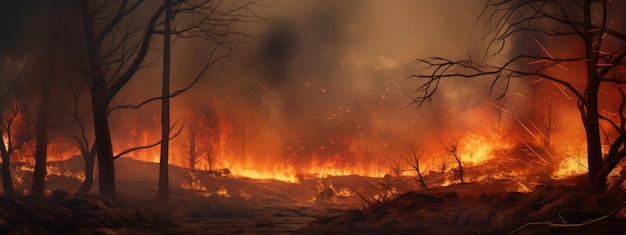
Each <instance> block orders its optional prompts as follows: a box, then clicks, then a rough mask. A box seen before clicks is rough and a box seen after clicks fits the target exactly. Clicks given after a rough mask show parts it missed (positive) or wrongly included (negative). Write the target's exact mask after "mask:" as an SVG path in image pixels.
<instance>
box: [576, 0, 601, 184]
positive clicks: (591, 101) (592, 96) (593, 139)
mask: <svg viewBox="0 0 626 235" xmlns="http://www.w3.org/2000/svg"><path fill="white" fill-rule="evenodd" d="M591 11H592V9H591V0H585V2H584V29H585V32H584V33H585V36H584V37H583V41H584V43H585V58H587V60H586V68H587V89H586V91H585V93H586V98H587V102H586V107H585V110H581V113H582V114H583V123H584V126H585V131H586V134H587V136H586V137H587V163H588V167H589V179H590V182H591V183H592V185H593V187H594V190H598V191H602V190H604V187H605V179H599V173H600V170H601V169H602V142H601V140H600V138H601V137H600V123H599V121H598V118H599V115H598V90H599V89H600V79H599V78H598V76H597V71H596V69H597V68H596V64H597V62H598V57H597V52H595V51H594V40H593V38H594V34H595V33H596V32H594V30H593V25H592V22H591V21H592V20H591ZM583 111H586V112H583Z"/></svg>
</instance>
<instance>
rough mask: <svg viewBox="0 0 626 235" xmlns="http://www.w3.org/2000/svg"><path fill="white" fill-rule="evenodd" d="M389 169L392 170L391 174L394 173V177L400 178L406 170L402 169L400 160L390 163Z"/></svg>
mask: <svg viewBox="0 0 626 235" xmlns="http://www.w3.org/2000/svg"><path fill="white" fill-rule="evenodd" d="M389 168H391V173H393V176H394V177H400V176H402V174H404V172H405V171H406V170H404V169H402V162H401V161H399V160H397V161H396V160H392V161H391V162H390V163H389Z"/></svg>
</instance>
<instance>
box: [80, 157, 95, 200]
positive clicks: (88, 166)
mask: <svg viewBox="0 0 626 235" xmlns="http://www.w3.org/2000/svg"><path fill="white" fill-rule="evenodd" d="M84 160H85V181H83V184H82V185H81V186H80V188H79V189H78V191H80V192H85V193H88V192H89V191H91V187H92V186H93V168H94V163H95V160H96V159H94V158H90V157H85V158H84Z"/></svg>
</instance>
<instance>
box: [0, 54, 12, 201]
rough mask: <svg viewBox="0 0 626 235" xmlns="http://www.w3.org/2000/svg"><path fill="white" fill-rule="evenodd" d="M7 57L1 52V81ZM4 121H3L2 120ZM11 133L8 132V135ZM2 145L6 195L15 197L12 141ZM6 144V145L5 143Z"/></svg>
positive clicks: (1, 129) (0, 150)
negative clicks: (12, 173)
mask: <svg viewBox="0 0 626 235" xmlns="http://www.w3.org/2000/svg"><path fill="white" fill-rule="evenodd" d="M5 60H6V57H5V56H3V55H2V54H0V81H2V80H4V79H3V78H4V77H3V76H4V63H5ZM2 114H3V110H2V106H0V117H2ZM0 123H2V122H0ZM8 131H9V130H7V132H8ZM10 134H11V133H10V132H8V133H7V135H10ZM0 136H4V129H3V127H1V126H0ZM0 144H1V145H2V146H0V154H1V155H2V188H3V189H4V196H5V197H7V198H13V196H14V191H15V189H14V188H13V178H12V177H11V165H10V164H11V158H10V157H11V154H10V153H9V151H10V150H9V149H7V147H6V146H7V145H8V146H10V143H4V138H2V141H1V142H0ZM5 144H6V145H5Z"/></svg>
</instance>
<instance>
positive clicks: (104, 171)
mask: <svg viewBox="0 0 626 235" xmlns="http://www.w3.org/2000/svg"><path fill="white" fill-rule="evenodd" d="M91 4H92V1H89V0H83V1H82V11H83V22H84V30H85V41H86V45H87V53H88V56H89V68H90V72H91V73H90V74H89V75H90V76H91V81H92V84H91V86H92V87H91V106H92V107H91V109H92V112H93V125H94V137H95V142H96V145H97V146H98V149H97V154H98V183H99V186H100V196H102V197H106V198H109V199H112V200H115V165H114V163H113V146H112V144H111V132H110V130H109V118H108V106H109V102H110V101H109V100H108V95H109V94H108V93H107V89H106V88H107V84H106V80H105V77H104V71H103V68H102V61H101V59H102V57H101V55H100V46H99V45H98V42H97V39H96V36H95V35H96V34H95V22H94V20H95V19H94V16H95V11H96V10H95V9H94V7H93V6H92V5H91Z"/></svg>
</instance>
